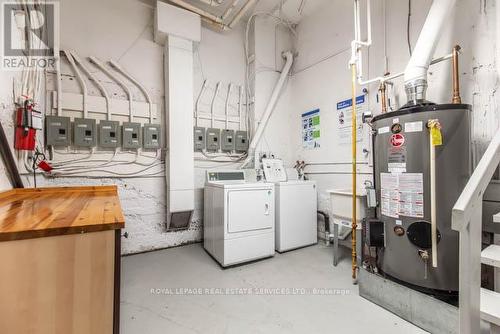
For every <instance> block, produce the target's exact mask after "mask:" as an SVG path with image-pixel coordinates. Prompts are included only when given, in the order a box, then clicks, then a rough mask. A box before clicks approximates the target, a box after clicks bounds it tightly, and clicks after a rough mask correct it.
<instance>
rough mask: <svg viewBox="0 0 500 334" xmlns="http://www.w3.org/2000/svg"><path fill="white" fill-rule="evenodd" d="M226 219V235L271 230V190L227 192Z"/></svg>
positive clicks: (272, 220) (272, 205) (272, 217)
mask: <svg viewBox="0 0 500 334" xmlns="http://www.w3.org/2000/svg"><path fill="white" fill-rule="evenodd" d="M227 218H228V219H227V231H228V233H241V232H248V231H256V230H264V229H272V228H273V227H274V192H273V190H271V189H240V190H236V189H235V190H229V191H228V194H227Z"/></svg>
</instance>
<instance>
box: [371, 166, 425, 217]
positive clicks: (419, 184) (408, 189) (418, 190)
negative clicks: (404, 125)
mask: <svg viewBox="0 0 500 334" xmlns="http://www.w3.org/2000/svg"><path fill="white" fill-rule="evenodd" d="M380 181H381V182H380V183H381V209H382V214H383V215H384V216H387V217H393V218H399V216H400V215H401V216H407V217H416V218H423V217H424V178H423V174H422V173H402V174H391V173H381V174H380Z"/></svg>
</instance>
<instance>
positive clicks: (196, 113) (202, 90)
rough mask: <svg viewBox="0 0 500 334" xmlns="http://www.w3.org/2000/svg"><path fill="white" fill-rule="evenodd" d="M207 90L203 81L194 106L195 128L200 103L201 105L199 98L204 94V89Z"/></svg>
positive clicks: (205, 82)
mask: <svg viewBox="0 0 500 334" xmlns="http://www.w3.org/2000/svg"><path fill="white" fill-rule="evenodd" d="M206 88H207V80H206V79H205V80H203V85H202V86H201V91H200V95H198V99H196V106H195V110H194V114H195V126H198V121H199V118H200V116H199V114H200V103H201V98H202V96H203V93H204V92H205V89H206Z"/></svg>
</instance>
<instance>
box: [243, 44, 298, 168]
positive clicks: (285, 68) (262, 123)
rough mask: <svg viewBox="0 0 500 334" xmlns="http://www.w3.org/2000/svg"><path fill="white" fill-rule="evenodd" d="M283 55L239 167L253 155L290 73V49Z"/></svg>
mask: <svg viewBox="0 0 500 334" xmlns="http://www.w3.org/2000/svg"><path fill="white" fill-rule="evenodd" d="M283 57H284V58H285V60H286V62H285V66H283V70H282V71H281V75H280V77H279V79H278V82H277V83H276V86H275V87H274V90H273V93H272V94H271V98H270V99H269V103H268V104H267V107H266V110H265V111H264V114H263V115H262V117H261V119H260V122H259V126H258V127H257V131H255V135H254V136H253V138H252V141H251V142H250V146H249V148H248V156H247V158H246V159H245V161H244V162H243V164H242V166H241V168H243V167H245V166H246V165H247V164H248V163H249V162H250V161H251V160H252V158H253V155H254V154H255V150H256V148H257V145H258V144H259V142H260V139H261V137H262V135H263V134H264V130H265V129H266V126H267V123H268V121H269V117H271V114H272V113H273V111H274V107H275V106H276V103H277V102H278V98H279V96H280V94H281V90H282V89H283V85H284V84H285V81H286V78H287V76H288V74H289V73H290V69H291V68H292V64H293V54H292V52H291V51H287V52H285V53H284V54H283Z"/></svg>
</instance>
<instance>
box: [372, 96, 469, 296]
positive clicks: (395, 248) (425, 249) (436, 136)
mask: <svg viewBox="0 0 500 334" xmlns="http://www.w3.org/2000/svg"><path fill="white" fill-rule="evenodd" d="M470 112H471V106H470V105H465V104H439V105H425V106H422V105H417V106H413V107H408V108H404V109H400V110H398V111H395V112H389V113H384V114H380V115H378V116H376V117H374V118H373V120H372V122H371V123H372V127H373V134H374V135H373V148H374V153H373V154H374V172H375V187H376V194H377V200H378V208H377V220H378V221H379V222H380V223H381V224H383V230H384V235H385V236H384V237H385V245H384V246H383V247H380V248H378V251H377V255H378V261H377V266H378V268H379V269H380V270H381V271H382V272H383V274H385V275H386V276H388V277H391V278H393V279H395V280H396V281H400V282H403V283H406V284H408V285H410V286H413V287H415V288H421V289H424V290H427V289H430V290H433V291H436V290H439V291H442V292H456V291H458V263H459V235H458V232H456V231H453V230H452V229H451V211H452V208H453V205H454V204H455V202H456V200H457V199H458V197H459V195H460V193H461V192H462V190H463V188H464V187H465V185H466V183H467V181H468V178H469V176H470V172H471V153H470ZM433 210H435V211H434V214H433ZM433 217H434V219H433ZM433 220H434V222H433ZM433 233H434V235H435V238H434V242H433V237H432V235H433ZM433 257H434V258H433Z"/></svg>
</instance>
